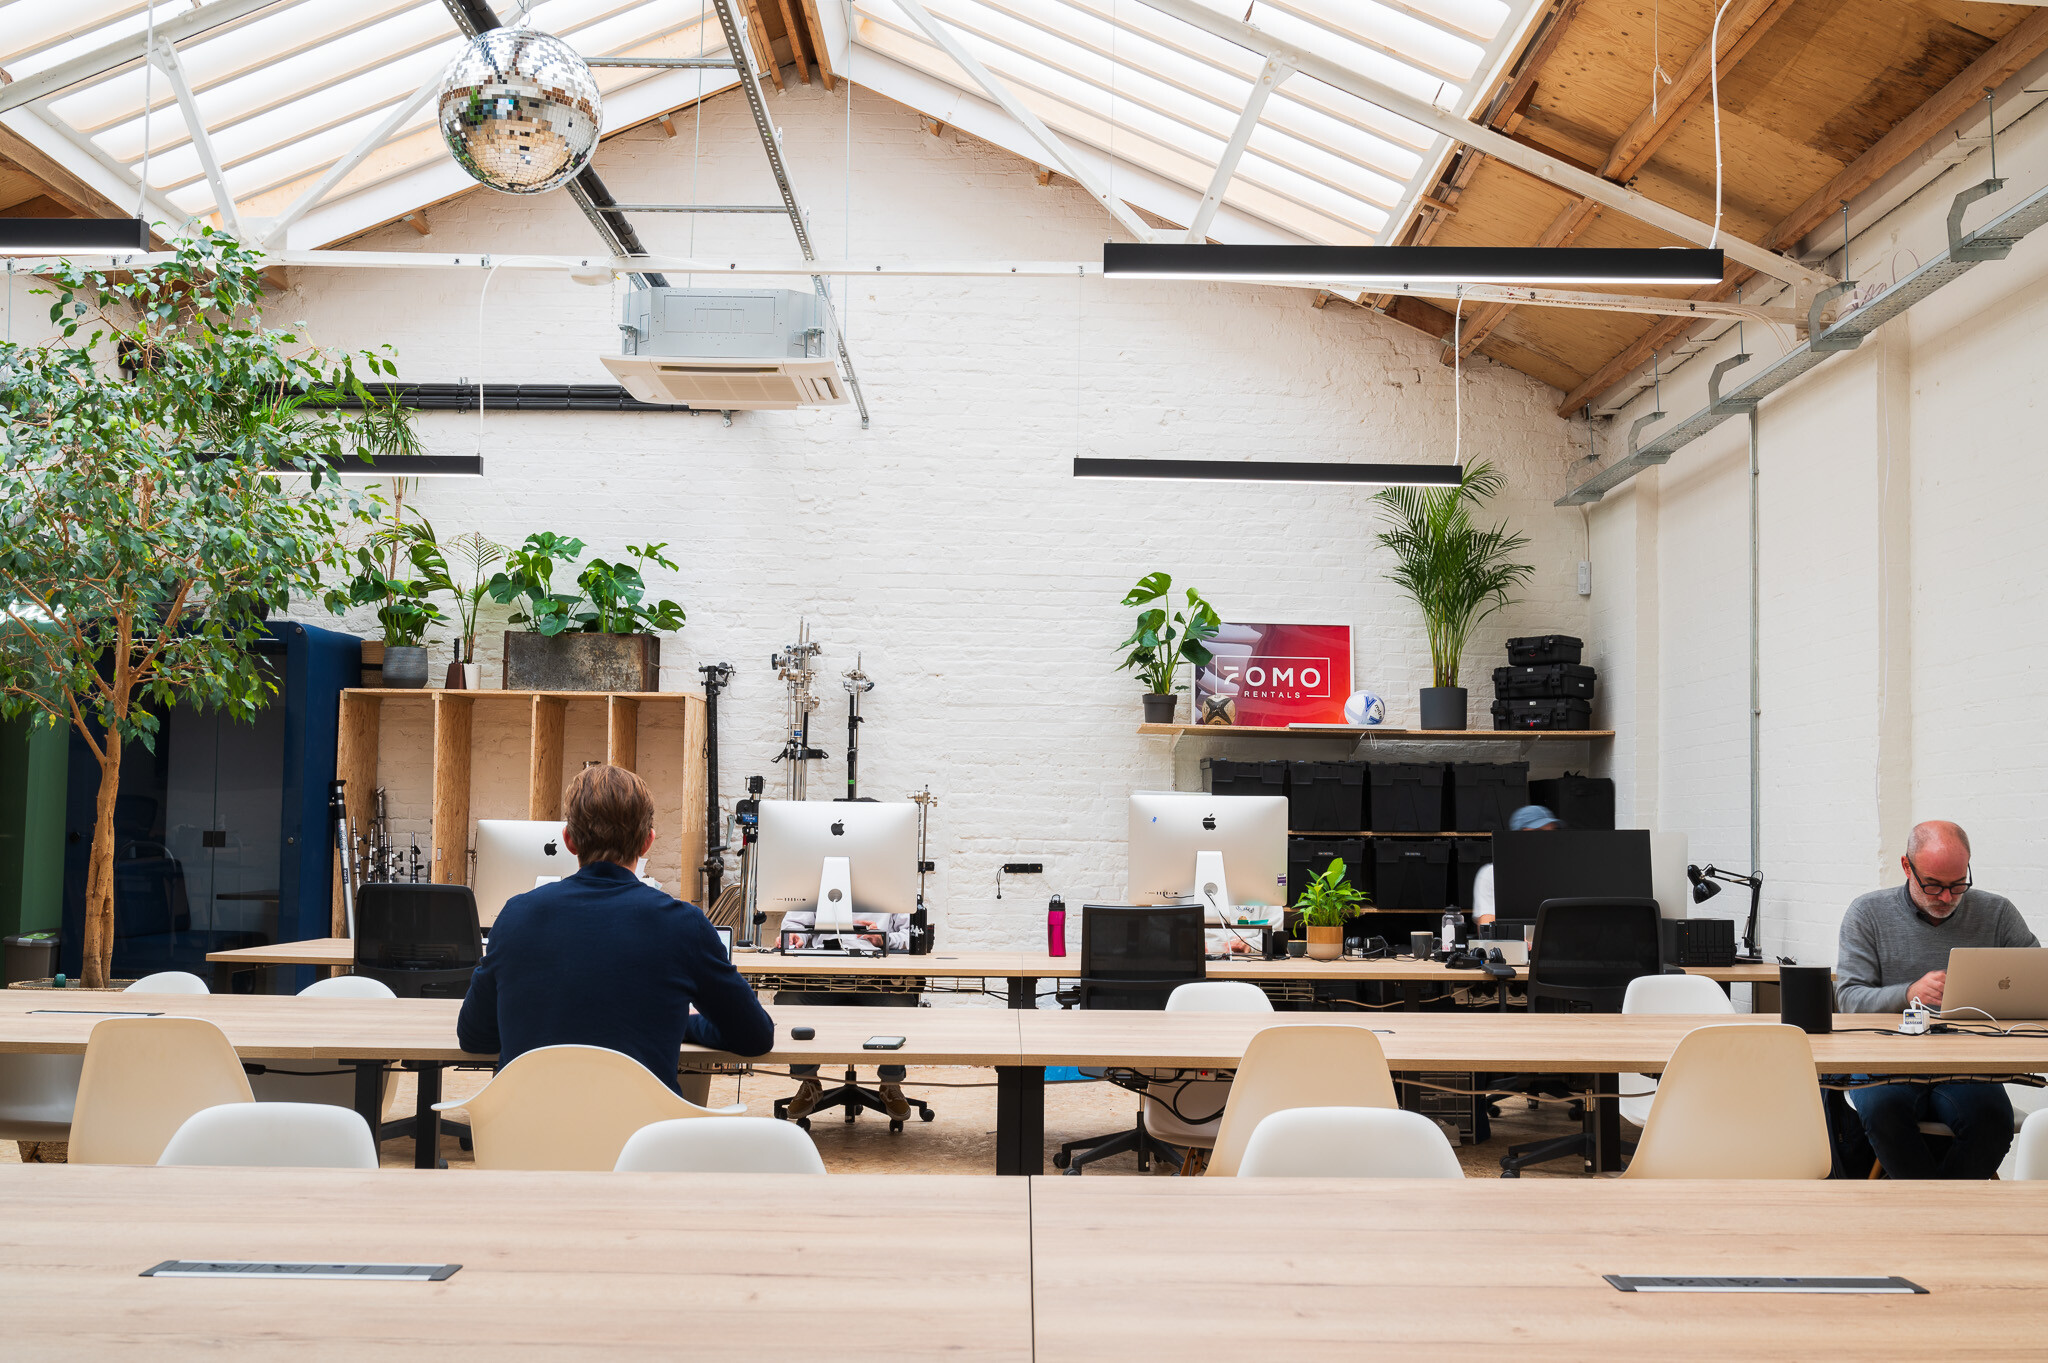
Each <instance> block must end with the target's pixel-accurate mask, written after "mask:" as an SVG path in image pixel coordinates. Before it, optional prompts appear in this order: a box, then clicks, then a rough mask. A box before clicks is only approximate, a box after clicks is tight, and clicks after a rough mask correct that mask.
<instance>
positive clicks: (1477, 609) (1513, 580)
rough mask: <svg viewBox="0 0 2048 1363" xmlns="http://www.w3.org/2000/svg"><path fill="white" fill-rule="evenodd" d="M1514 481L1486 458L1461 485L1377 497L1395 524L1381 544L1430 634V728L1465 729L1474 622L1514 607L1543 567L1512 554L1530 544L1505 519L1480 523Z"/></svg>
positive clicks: (1426, 720)
mask: <svg viewBox="0 0 2048 1363" xmlns="http://www.w3.org/2000/svg"><path fill="white" fill-rule="evenodd" d="M1506 485H1507V480H1506V479H1504V478H1502V477H1501V475H1500V474H1499V473H1497V472H1495V471H1494V468H1493V465H1491V464H1489V463H1485V462H1481V463H1477V464H1474V465H1472V466H1471V467H1470V468H1468V469H1467V470H1466V471H1465V478H1464V481H1463V482H1461V483H1459V484H1458V485H1457V486H1456V487H1390V488H1382V489H1381V490H1380V491H1378V492H1376V493H1374V494H1373V500H1374V501H1376V502H1378V503H1379V506H1380V515H1381V517H1382V518H1383V519H1384V520H1385V521H1386V522H1387V523H1388V525H1389V527H1390V528H1389V529H1387V530H1385V531H1382V532H1381V533H1380V535H1379V536H1378V541H1377V542H1378V544H1379V546H1380V548H1382V549H1386V550H1389V551H1390V552H1392V554H1393V555H1394V569H1393V571H1392V572H1391V573H1390V574H1389V576H1390V577H1392V578H1393V580H1394V584H1395V585H1396V586H1398V587H1400V588H1401V590H1402V591H1404V592H1406V593H1407V594H1408V595H1409V597H1410V598H1412V599H1413V600H1414V602H1415V604H1416V605H1417V606H1419V607H1421V608H1422V623H1423V628H1424V629H1425V630H1427V631H1428V634H1429V663H1430V672H1431V675H1432V680H1433V681H1434V682H1435V685H1433V686H1428V687H1424V688H1423V691H1422V697H1421V700H1422V727H1423V728H1425V729H1462V728H1464V727H1465V689H1464V688H1463V687H1461V686H1459V685H1458V665H1459V661H1460V659H1461V658H1463V656H1464V653H1465V644H1466V641H1467V640H1468V639H1469V638H1470V637H1471V634H1472V629H1473V626H1475V625H1477V624H1478V623H1479V622H1480V621H1482V620H1484V619H1486V618H1487V617H1488V616H1490V615H1492V614H1493V613H1494V612H1495V611H1498V610H1500V609H1501V608H1502V607H1505V606H1510V605H1513V604H1514V601H1513V598H1511V597H1510V596H1509V595H1508V593H1509V592H1511V591H1513V590H1514V589H1515V588H1516V587H1519V586H1520V585H1522V584H1523V583H1524V582H1526V581H1528V579H1529V576H1530V574H1532V573H1534V572H1535V571H1536V570H1535V569H1534V568H1533V567H1531V566H1530V565H1529V564H1526V563H1511V562H1509V561H1508V560H1509V556H1510V555H1512V554H1514V553H1515V552H1517V551H1518V550H1520V549H1522V548H1524V547H1525V546H1526V545H1527V544H1528V543H1529V538H1528V536H1526V535H1520V534H1511V533H1510V532H1509V531H1508V528H1507V523H1506V522H1505V521H1503V522H1501V523H1500V524H1498V525H1496V526H1494V527H1493V528H1492V529H1490V530H1487V529H1482V528H1480V527H1479V526H1477V525H1475V524H1474V523H1473V520H1472V513H1473V512H1474V511H1476V510H1477V509H1478V508H1479V507H1480V506H1481V505H1482V504H1483V503H1484V502H1485V501H1486V499H1487V498H1489V497H1492V496H1494V495H1496V494H1498V493H1499V492H1500V490H1501V489H1502V488H1503V487H1505V486H1506Z"/></svg>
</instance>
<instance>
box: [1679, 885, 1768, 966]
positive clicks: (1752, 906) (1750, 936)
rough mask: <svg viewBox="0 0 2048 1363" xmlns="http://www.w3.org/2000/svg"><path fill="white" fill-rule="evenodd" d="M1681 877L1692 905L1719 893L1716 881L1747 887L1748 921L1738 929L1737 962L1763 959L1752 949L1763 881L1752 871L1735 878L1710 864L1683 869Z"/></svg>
mask: <svg viewBox="0 0 2048 1363" xmlns="http://www.w3.org/2000/svg"><path fill="white" fill-rule="evenodd" d="M1685 878H1686V879H1687V880H1690V881H1691V882H1692V902H1693V903H1695V904H1704V903H1706V902H1707V901H1708V900H1709V899H1712V898H1713V897H1714V896H1715V895H1717V894H1719V893H1721V887H1720V885H1719V884H1718V883H1716V882H1719V881H1724V880H1725V881H1727V882H1728V883H1729V884H1730V885H1747V886H1749V922H1748V923H1746V924H1745V925H1744V926H1743V929H1742V949H1743V952H1744V953H1745V954H1744V955H1742V956H1740V957H1738V958H1737V959H1738V960H1741V961H1746V962H1757V961H1761V960H1763V953H1762V952H1760V951H1758V950H1757V946H1756V915H1757V908H1758V906H1759V905H1761V904H1762V902H1763V897H1764V878H1763V877H1762V876H1760V875H1757V874H1755V873H1753V872H1752V873H1751V874H1749V875H1746V876H1745V875H1737V874H1736V873H1735V872H1733V871H1724V870H1722V869H1721V868H1720V867H1718V866H1715V865H1713V864H1712V863H1708V864H1707V865H1705V866H1688V867H1686V868H1685Z"/></svg>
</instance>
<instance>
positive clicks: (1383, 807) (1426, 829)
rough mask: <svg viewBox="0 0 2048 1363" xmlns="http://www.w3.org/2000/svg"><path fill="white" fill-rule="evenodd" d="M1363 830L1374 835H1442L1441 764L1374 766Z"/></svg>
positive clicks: (1442, 782)
mask: <svg viewBox="0 0 2048 1363" xmlns="http://www.w3.org/2000/svg"><path fill="white" fill-rule="evenodd" d="M1371 787H1372V789H1371V801H1370V804H1369V806H1368V808H1367V816H1366V824H1365V826H1366V827H1367V828H1369V829H1371V830H1372V831H1373V832H1375V833H1441V832H1443V831H1444V766H1443V763H1441V762H1375V763H1373V764H1372V776H1371Z"/></svg>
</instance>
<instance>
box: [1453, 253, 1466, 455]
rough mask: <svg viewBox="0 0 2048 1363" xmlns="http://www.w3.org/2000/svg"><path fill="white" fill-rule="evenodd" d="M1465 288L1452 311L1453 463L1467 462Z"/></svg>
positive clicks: (1460, 292)
mask: <svg viewBox="0 0 2048 1363" xmlns="http://www.w3.org/2000/svg"><path fill="white" fill-rule="evenodd" d="M1464 323H1465V286H1464V285H1463V284H1460V285H1459V286H1458V303H1457V306H1456V307H1455V308H1453V309H1452V310H1451V462H1452V463H1453V464H1463V463H1464V462H1465V341H1464Z"/></svg>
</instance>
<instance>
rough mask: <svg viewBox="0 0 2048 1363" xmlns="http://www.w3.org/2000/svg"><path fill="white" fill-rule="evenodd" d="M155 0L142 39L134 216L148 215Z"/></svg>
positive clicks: (152, 0)
mask: <svg viewBox="0 0 2048 1363" xmlns="http://www.w3.org/2000/svg"><path fill="white" fill-rule="evenodd" d="M155 89H156V0H149V28H148V31H147V34H146V35H145V36H144V38H143V40H142V170H141V173H140V174H138V175H137V176H136V177H135V216H136V217H138V218H147V217H148V216H149V141H150V138H149V133H150V128H151V126H152V125H153V124H154V123H155V122H156V120H155V119H153V118H151V117H150V109H149V105H150V101H151V100H153V99H155V98H156V95H155Z"/></svg>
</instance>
